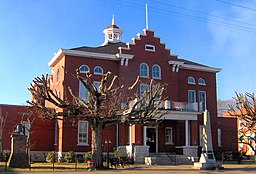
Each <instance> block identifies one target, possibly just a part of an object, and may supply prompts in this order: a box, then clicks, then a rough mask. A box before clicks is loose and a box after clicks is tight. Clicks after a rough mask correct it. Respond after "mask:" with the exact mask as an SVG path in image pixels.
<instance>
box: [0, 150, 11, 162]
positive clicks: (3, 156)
mask: <svg viewBox="0 0 256 174" xmlns="http://www.w3.org/2000/svg"><path fill="white" fill-rule="evenodd" d="M10 155H11V153H10V151H9V150H4V151H3V154H1V158H0V159H1V160H2V161H3V162H7V161H8V160H9V158H10Z"/></svg>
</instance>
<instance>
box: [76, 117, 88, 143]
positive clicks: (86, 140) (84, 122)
mask: <svg viewBox="0 0 256 174" xmlns="http://www.w3.org/2000/svg"><path fill="white" fill-rule="evenodd" d="M81 122H84V123H87V130H86V132H87V139H86V142H87V143H80V142H79V123H81ZM88 126H89V125H88V121H78V125H77V146H89V144H88V135H89V134H88Z"/></svg>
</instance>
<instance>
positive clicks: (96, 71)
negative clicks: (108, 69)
mask: <svg viewBox="0 0 256 174" xmlns="http://www.w3.org/2000/svg"><path fill="white" fill-rule="evenodd" d="M94 74H99V75H101V74H103V69H102V68H101V67H100V66H96V67H95V68H94Z"/></svg>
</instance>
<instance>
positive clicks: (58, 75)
mask: <svg viewBox="0 0 256 174" xmlns="http://www.w3.org/2000/svg"><path fill="white" fill-rule="evenodd" d="M59 81H60V69H59V68H58V69H57V78H56V82H57V83H58V82H59Z"/></svg>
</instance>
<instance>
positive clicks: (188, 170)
mask: <svg viewBox="0 0 256 174" xmlns="http://www.w3.org/2000/svg"><path fill="white" fill-rule="evenodd" d="M6 173H9V174H16V173H17V174H18V173H19V174H31V173H36V174H45V173H46V174H52V173H60V174H73V173H74V174H85V173H91V174H93V173H96V174H113V173H121V174H137V173H138V174H142V173H146V174H160V173H163V174H165V173H175V174H194V173H202V174H203V173H204V174H207V173H210V174H217V173H222V174H223V173H224V174H225V173H226V174H248V173H249V174H250V173H256V164H251V165H238V164H237V165H234V164H232V165H230V164H227V165H224V169H223V170H197V169H193V168H192V165H177V166H159V165H155V166H146V165H133V166H131V167H126V168H118V169H113V170H104V171H100V170H98V171H93V172H88V171H78V172H75V171H70V172H63V171H61V172H58V171H56V172H33V171H32V172H6Z"/></svg>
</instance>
